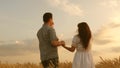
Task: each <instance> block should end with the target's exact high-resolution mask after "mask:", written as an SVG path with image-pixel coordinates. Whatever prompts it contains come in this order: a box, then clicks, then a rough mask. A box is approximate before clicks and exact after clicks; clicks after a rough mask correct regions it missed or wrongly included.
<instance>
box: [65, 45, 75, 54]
mask: <svg viewBox="0 0 120 68" xmlns="http://www.w3.org/2000/svg"><path fill="white" fill-rule="evenodd" d="M63 47H64V48H65V49H67V50H69V51H71V52H74V51H75V47H74V46H71V47H67V46H65V45H63Z"/></svg>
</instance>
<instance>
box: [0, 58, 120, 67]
mask: <svg viewBox="0 0 120 68" xmlns="http://www.w3.org/2000/svg"><path fill="white" fill-rule="evenodd" d="M100 59H101V61H100V62H98V63H97V64H96V65H95V66H96V68H120V57H119V58H114V59H103V58H102V57H100ZM59 65H60V68H72V63H71V62H65V63H60V64H59ZM0 68H42V65H41V64H39V65H37V64H33V63H24V64H20V63H16V64H8V63H1V62H0Z"/></svg>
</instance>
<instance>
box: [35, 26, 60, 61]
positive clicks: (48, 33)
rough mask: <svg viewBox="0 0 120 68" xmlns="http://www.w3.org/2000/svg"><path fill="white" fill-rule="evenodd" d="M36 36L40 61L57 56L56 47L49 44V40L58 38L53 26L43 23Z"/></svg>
mask: <svg viewBox="0 0 120 68" xmlns="http://www.w3.org/2000/svg"><path fill="white" fill-rule="evenodd" d="M37 37H38V39H39V49H40V55H41V61H44V60H48V59H51V58H58V50H57V47H55V46H53V45H52V44H51V41H53V40H58V38H57V36H56V32H55V30H54V28H52V27H50V26H48V25H43V26H42V28H41V29H40V30H39V31H38V33H37Z"/></svg>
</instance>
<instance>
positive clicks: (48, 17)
mask: <svg viewBox="0 0 120 68" xmlns="http://www.w3.org/2000/svg"><path fill="white" fill-rule="evenodd" d="M50 19H52V13H50V12H47V13H45V14H44V15H43V21H44V23H47V22H48V21H49V20H50Z"/></svg>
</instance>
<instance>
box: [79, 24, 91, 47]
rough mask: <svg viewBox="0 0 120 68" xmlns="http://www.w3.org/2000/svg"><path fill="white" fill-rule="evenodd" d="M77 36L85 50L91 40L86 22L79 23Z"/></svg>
mask: <svg viewBox="0 0 120 68" xmlns="http://www.w3.org/2000/svg"><path fill="white" fill-rule="evenodd" d="M78 36H79V37H80V39H81V42H82V44H83V47H84V48H85V49H87V47H88V45H89V43H90V39H91V31H90V28H89V26H88V24H87V23H86V22H81V23H79V24H78Z"/></svg>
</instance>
